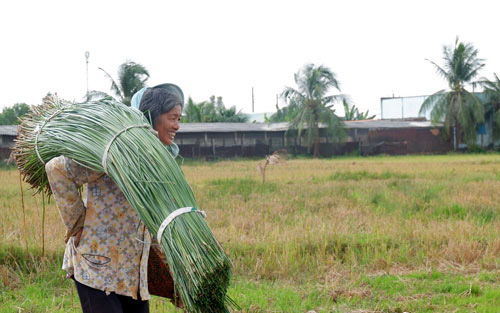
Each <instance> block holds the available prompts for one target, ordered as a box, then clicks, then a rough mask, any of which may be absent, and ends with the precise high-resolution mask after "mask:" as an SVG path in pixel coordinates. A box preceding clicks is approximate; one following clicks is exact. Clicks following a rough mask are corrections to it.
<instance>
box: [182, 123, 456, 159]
mask: <svg viewBox="0 0 500 313" xmlns="http://www.w3.org/2000/svg"><path fill="white" fill-rule="evenodd" d="M345 127H346V138H345V139H346V140H345V141H344V142H343V143H336V142H332V141H331V140H329V139H328V137H327V136H326V129H324V128H322V129H320V134H321V138H320V154H321V155H323V156H332V155H343V154H348V153H355V154H361V155H371V154H381V153H386V154H408V153H411V154H414V153H445V152H447V151H449V150H450V148H451V146H450V143H449V142H448V141H447V140H445V139H443V138H442V136H441V135H440V133H441V127H442V126H441V125H438V126H434V125H432V124H431V122H429V121H422V120H365V121H347V122H345ZM287 130H288V123H273V124H266V123H185V124H182V125H181V129H180V130H179V132H178V133H177V136H176V140H175V141H176V143H177V144H178V145H179V147H180V150H181V154H182V155H183V156H185V157H194V158H197V157H198V158H199V157H231V156H263V155H266V154H269V153H272V152H273V151H275V150H280V149H286V150H287V151H289V152H291V153H299V154H305V153H307V146H306V142H305V141H303V140H297V138H296V137H295V136H293V135H291V134H290V132H289V133H287Z"/></svg>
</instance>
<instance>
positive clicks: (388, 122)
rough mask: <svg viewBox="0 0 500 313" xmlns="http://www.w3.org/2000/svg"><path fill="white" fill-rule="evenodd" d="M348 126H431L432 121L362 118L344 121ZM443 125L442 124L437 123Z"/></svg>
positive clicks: (376, 127)
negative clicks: (360, 119)
mask: <svg viewBox="0 0 500 313" xmlns="http://www.w3.org/2000/svg"><path fill="white" fill-rule="evenodd" d="M344 123H345V126H346V127H347V128H373V129H379V128H421V127H423V128H431V127H436V126H435V125H432V123H431V121H405V120H362V121H347V122H344ZM437 126H438V127H440V126H442V125H441V124H439V125H437Z"/></svg>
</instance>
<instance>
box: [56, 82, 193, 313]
mask: <svg viewBox="0 0 500 313" xmlns="http://www.w3.org/2000/svg"><path fill="white" fill-rule="evenodd" d="M183 103H184V96H183V93H182V91H181V89H180V88H179V87H177V86H176V85H173V84H163V85H159V86H156V87H153V88H143V89H141V91H139V92H138V93H137V94H136V95H134V97H133V98H132V105H133V106H135V107H136V108H138V109H139V110H141V111H142V112H144V114H145V116H146V117H147V118H148V120H149V121H150V122H151V125H153V128H154V129H155V130H156V131H157V132H158V138H159V139H160V140H161V142H162V143H164V144H165V145H166V148H167V150H168V151H169V152H170V153H171V154H172V155H173V156H174V157H175V156H177V153H178V148H177V146H176V145H175V144H174V143H173V140H174V137H175V134H176V132H177V131H178V130H179V122H180V118H181V112H182V108H183ZM46 172H47V176H48V179H49V183H50V187H51V190H52V193H53V195H54V199H55V202H56V204H57V207H58V209H59V213H60V215H61V218H62V220H63V222H64V225H65V226H66V228H67V232H66V236H65V242H66V250H65V253H64V260H63V269H64V270H65V271H66V272H67V276H68V277H71V278H73V279H74V281H75V284H76V288H77V291H78V296H79V297H80V302H81V305H82V310H83V312H84V313H87V312H92V313H101V312H102V313H126V312H130V313H132V312H134V313H135V312H137V313H142V312H149V303H148V300H149V299H150V294H149V291H148V281H147V273H148V258H149V255H150V248H151V241H152V237H151V236H150V234H149V232H148V231H147V229H146V226H145V225H144V224H143V223H142V221H141V220H140V218H139V216H138V215H137V214H136V212H135V211H134V209H133V208H132V206H131V205H130V204H129V202H128V201H127V200H126V198H125V196H124V195H123V193H122V192H121V191H120V190H119V188H118V187H117V186H116V185H115V184H114V182H113V181H112V180H111V179H110V178H109V177H108V176H107V175H105V174H104V173H101V172H97V171H92V170H89V169H88V168H86V167H83V166H81V165H79V164H77V163H76V162H75V161H73V160H72V159H69V158H66V157H64V156H60V157H57V158H54V159H52V160H51V161H49V162H48V163H47V164H46ZM84 184H87V188H86V190H85V191H84V197H83V199H82V197H81V196H80V193H79V187H80V186H82V185H84ZM155 251H156V252H159V249H155ZM170 280H171V279H170ZM165 283H166V284H167V285H168V284H169V285H170V286H173V282H172V281H170V282H165ZM172 291H173V290H172ZM172 298H173V294H172Z"/></svg>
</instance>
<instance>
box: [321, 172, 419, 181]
mask: <svg viewBox="0 0 500 313" xmlns="http://www.w3.org/2000/svg"><path fill="white" fill-rule="evenodd" d="M409 178H412V177H411V176H410V175H408V174H404V173H396V172H391V171H385V172H382V173H375V172H369V171H353V172H351V171H346V172H337V173H334V174H332V175H330V176H328V178H327V180H340V181H343V180H355V181H360V180H364V179H371V180H386V179H409Z"/></svg>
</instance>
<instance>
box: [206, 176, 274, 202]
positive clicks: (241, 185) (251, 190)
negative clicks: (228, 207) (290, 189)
mask: <svg viewBox="0 0 500 313" xmlns="http://www.w3.org/2000/svg"><path fill="white" fill-rule="evenodd" d="M208 185H209V186H210V187H211V191H212V193H213V194H215V195H218V196H234V195H238V196H241V197H243V200H244V201H245V202H247V201H248V200H249V199H250V196H251V195H252V194H266V193H273V192H275V191H276V190H277V189H278V188H277V186H276V184H274V183H271V182H266V183H262V182H261V181H257V180H254V179H250V178H242V179H237V178H230V179H215V180H212V181H209V182H208Z"/></svg>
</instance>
